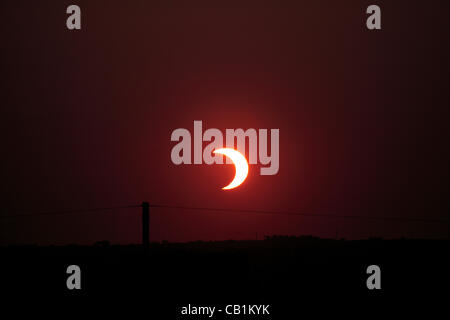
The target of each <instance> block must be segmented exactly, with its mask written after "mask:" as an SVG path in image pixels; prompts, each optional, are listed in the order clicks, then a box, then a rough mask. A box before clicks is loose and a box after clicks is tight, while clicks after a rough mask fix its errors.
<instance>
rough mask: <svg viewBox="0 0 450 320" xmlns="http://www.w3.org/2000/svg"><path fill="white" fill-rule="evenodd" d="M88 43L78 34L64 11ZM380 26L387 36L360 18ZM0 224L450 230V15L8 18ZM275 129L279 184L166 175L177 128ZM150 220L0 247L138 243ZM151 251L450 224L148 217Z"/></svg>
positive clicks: (320, 5)
mask: <svg viewBox="0 0 450 320" xmlns="http://www.w3.org/2000/svg"><path fill="white" fill-rule="evenodd" d="M73 3H76V4H78V5H79V6H80V7H81V10H82V30H80V31H69V30H67V29H66V17H67V15H66V13H65V11H66V7H67V6H68V5H70V4H73ZM374 3H376V4H378V5H380V7H381V9H382V30H380V31H369V30H367V29H366V27H365V19H366V14H365V9H366V8H367V6H368V5H370V4H374ZM0 8H1V9H0V36H1V39H2V40H1V47H2V50H1V69H0V73H1V90H0V94H1V100H0V101H1V121H2V125H1V127H0V128H1V129H0V130H1V146H2V153H1V158H2V160H1V164H2V165H1V180H2V183H1V184H0V185H1V200H2V211H1V214H2V215H12V214H19V213H28V212H43V211H59V210H67V209H78V208H95V207H110V206H121V205H130V204H139V203H141V202H142V201H144V200H146V201H149V202H150V203H158V204H171V205H187V206H201V207H219V208H232V209H261V210H272V211H280V210H282V211H297V212H307V213H317V214H320V213H331V214H338V215H360V216H376V217H380V216H389V217H426V218H439V219H447V218H448V217H449V212H450V211H449V209H450V208H449V207H450V206H449V201H448V194H447V193H448V192H447V190H448V189H450V188H449V182H448V181H449V178H450V177H449V176H450V175H449V160H450V157H449V150H448V149H449V148H448V147H449V143H448V138H449V128H448V121H449V111H448V108H449V92H450V85H449V83H450V82H449V78H448V75H449V71H450V70H449V61H448V59H449V44H448V38H449V36H448V30H450V28H449V21H450V19H449V18H450V17H449V3H448V1H443V0H442V1H437V0H433V1H395V3H393V1H331V0H327V1H300V0H297V1H244V0H239V1H221V0H220V1H178V0H177V1H173V0H171V1H167V0H164V1H134V0H133V1H70V2H69V1H35V2H30V1H17V0H14V1H2V2H1V5H0ZM194 120H202V121H203V126H204V128H205V129H207V128H219V129H221V130H222V131H225V129H226V128H244V129H247V128H256V129H258V128H267V129H270V128H279V129H280V170H279V173H278V174H277V175H275V176H261V175H259V165H252V166H251V167H250V174H249V177H248V179H247V181H246V182H245V183H244V184H243V185H242V186H241V187H239V188H237V189H235V190H233V191H228V192H225V191H223V190H221V187H222V186H224V185H226V184H227V183H228V182H229V181H230V179H231V178H232V176H233V174H234V169H233V167H232V166H230V165H212V166H207V165H196V166H194V165H190V166H187V165H181V166H176V165H174V164H172V163H171V161H170V151H171V148H172V146H173V145H174V143H173V142H171V141H170V135H171V132H172V131H173V130H174V129H176V128H187V129H189V130H190V131H191V132H192V131H193V121H194ZM139 223H140V216H139V209H127V210H119V211H106V212H103V213H86V214H74V215H64V216H48V217H41V216H40V217H27V218H14V219H1V220H0V225H1V229H0V231H1V234H0V243H2V244H8V243H30V242H31V243H40V244H63V243H92V242H94V241H98V240H104V239H107V240H110V241H111V242H113V243H130V242H138V241H139V239H140V224H139ZM151 224H152V229H151V239H152V241H160V240H163V239H165V240H169V241H187V240H197V239H200V240H221V239H248V238H253V239H254V238H255V237H256V233H258V236H259V237H260V238H261V237H262V236H263V235H271V234H291V235H300V234H313V235H316V236H322V237H335V236H336V233H338V235H339V237H341V236H342V237H347V238H360V237H367V236H370V235H372V236H382V237H400V236H407V237H443V236H448V234H449V233H450V232H449V231H450V230H449V225H448V224H419V223H398V222H374V221H365V220H345V219H323V218H314V217H292V216H281V215H278V216H276V215H272V216H270V215H254V214H242V213H209V212H195V211H177V210H169V209H152V218H151Z"/></svg>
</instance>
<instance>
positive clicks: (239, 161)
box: [214, 148, 248, 190]
mask: <svg viewBox="0 0 450 320" xmlns="http://www.w3.org/2000/svg"><path fill="white" fill-rule="evenodd" d="M214 153H220V154H223V155H225V156H227V157H228V158H230V159H231V161H233V164H234V167H235V168H236V174H235V176H234V179H233V181H231V182H230V184H229V185H227V186H225V187H223V188H222V189H223V190H229V189H233V188H236V187H238V186H240V185H241V184H242V182H244V180H245V179H246V178H247V175H248V162H247V159H245V157H244V156H243V155H242V153H240V152H239V151H236V150H234V149H231V148H221V149H217V150H214Z"/></svg>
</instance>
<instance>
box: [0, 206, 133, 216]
mask: <svg viewBox="0 0 450 320" xmlns="http://www.w3.org/2000/svg"><path fill="white" fill-rule="evenodd" d="M139 207H141V205H130V206H119V207H108V208H91V209H75V210H65V211H47V212H34V213H31V212H29V213H23V214H14V215H6V216H3V215H0V219H1V218H22V217H39V216H56V215H65V214H74V213H89V212H98V211H107V210H115V209H128V208H139Z"/></svg>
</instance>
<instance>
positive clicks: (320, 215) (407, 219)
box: [0, 204, 450, 223]
mask: <svg viewBox="0 0 450 320" xmlns="http://www.w3.org/2000/svg"><path fill="white" fill-rule="evenodd" d="M141 207H142V205H129V206H117V207H105V208H91V209H76V210H65V211H51V212H35V213H25V214H15V215H6V216H1V215H0V219H1V218H21V217H38V216H55V215H66V214H79V213H90V212H100V211H107V210H115V209H128V208H141ZM150 207H151V208H165V209H178V210H191V211H193V210H196V211H214V212H234V213H250V214H266V215H289V216H303V217H317V218H335V219H336V218H337V219H360V220H381V221H399V222H420V223H450V220H448V219H428V218H421V217H388V216H379V217H377V216H358V215H339V214H324V213H305V212H295V211H267V210H247V209H226V208H211V207H191V206H175V205H165V204H150Z"/></svg>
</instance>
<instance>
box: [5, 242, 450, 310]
mask: <svg viewBox="0 0 450 320" xmlns="http://www.w3.org/2000/svg"><path fill="white" fill-rule="evenodd" d="M449 244H450V240H406V239H398V240H381V239H367V240H359V241H354V240H353V241H348V240H344V239H341V240H331V239H319V238H315V237H309V236H304V237H282V236H274V237H270V238H266V239H265V240H261V241H231V240H230V241H222V242H202V241H198V242H190V243H168V242H163V243H151V244H150V247H149V249H148V250H144V248H143V247H142V246H140V245H110V244H109V243H108V242H107V241H104V242H99V243H96V244H95V245H92V246H78V245H68V246H48V247H40V246H9V247H2V248H0V254H1V257H2V264H1V277H2V280H1V282H2V290H3V291H4V292H6V293H7V295H9V296H14V295H17V294H18V295H21V296H22V297H23V296H24V295H25V296H26V295H28V294H31V295H33V296H34V297H38V298H43V299H44V298H45V299H50V300H49V301H54V299H55V298H57V299H59V300H64V299H66V300H67V301H72V300H71V299H73V298H74V297H76V298H77V299H81V300H80V301H83V299H84V298H86V299H88V300H94V301H100V300H99V299H103V298H105V299H107V300H108V301H109V299H110V298H113V299H119V300H121V301H123V299H125V298H126V299H131V300H134V299H143V300H144V301H146V306H147V307H148V308H150V309H151V310H152V311H151V312H150V314H151V313H152V312H160V313H161V314H164V315H165V316H164V317H166V316H167V317H166V318H168V319H174V318H177V317H178V313H179V308H180V306H182V305H187V304H189V303H190V304H199V305H207V304H234V303H237V304H253V303H269V304H271V305H273V307H274V308H275V310H274V312H275V314H277V315H278V316H281V315H282V314H284V315H288V314H291V315H292V314H297V312H298V308H302V309H304V308H307V307H308V306H311V303H319V304H320V305H322V304H323V303H324V302H326V301H329V300H330V299H331V300H332V301H334V302H338V304H342V303H344V304H347V303H350V304H355V303H357V304H358V305H359V306H367V307H368V308H373V307H376V306H378V307H382V308H384V307H386V306H389V308H392V307H394V310H395V308H397V311H399V312H404V311H406V309H405V310H404V308H405V307H407V306H408V305H410V306H409V307H407V308H409V309H408V310H410V311H411V309H410V308H411V302H412V301H420V302H421V303H423V302H424V301H425V300H426V301H429V300H430V299H431V300H433V301H438V300H439V299H441V298H445V297H446V296H448V294H446V293H445V292H446V290H448V288H449V284H450V281H449V280H450V276H449V271H450V268H449V267H450V263H449V259H448V253H449V247H450V246H449ZM71 264H76V265H79V266H80V267H81V270H82V289H81V290H80V291H76V290H74V291H69V290H67V288H66V278H67V274H66V268H67V266H68V265H71ZM372 264H376V265H379V266H380V268H381V286H382V289H381V290H379V291H377V290H368V289H367V287H366V279H367V277H368V275H367V274H366V268H367V267H368V266H369V265H372ZM77 301H78V300H77ZM378 307H377V308H378ZM325 310H326V308H325V309H324V310H322V311H325ZM401 310H403V311H401ZM216 318H217V317H216ZM272 318H277V317H276V316H275V317H272Z"/></svg>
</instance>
